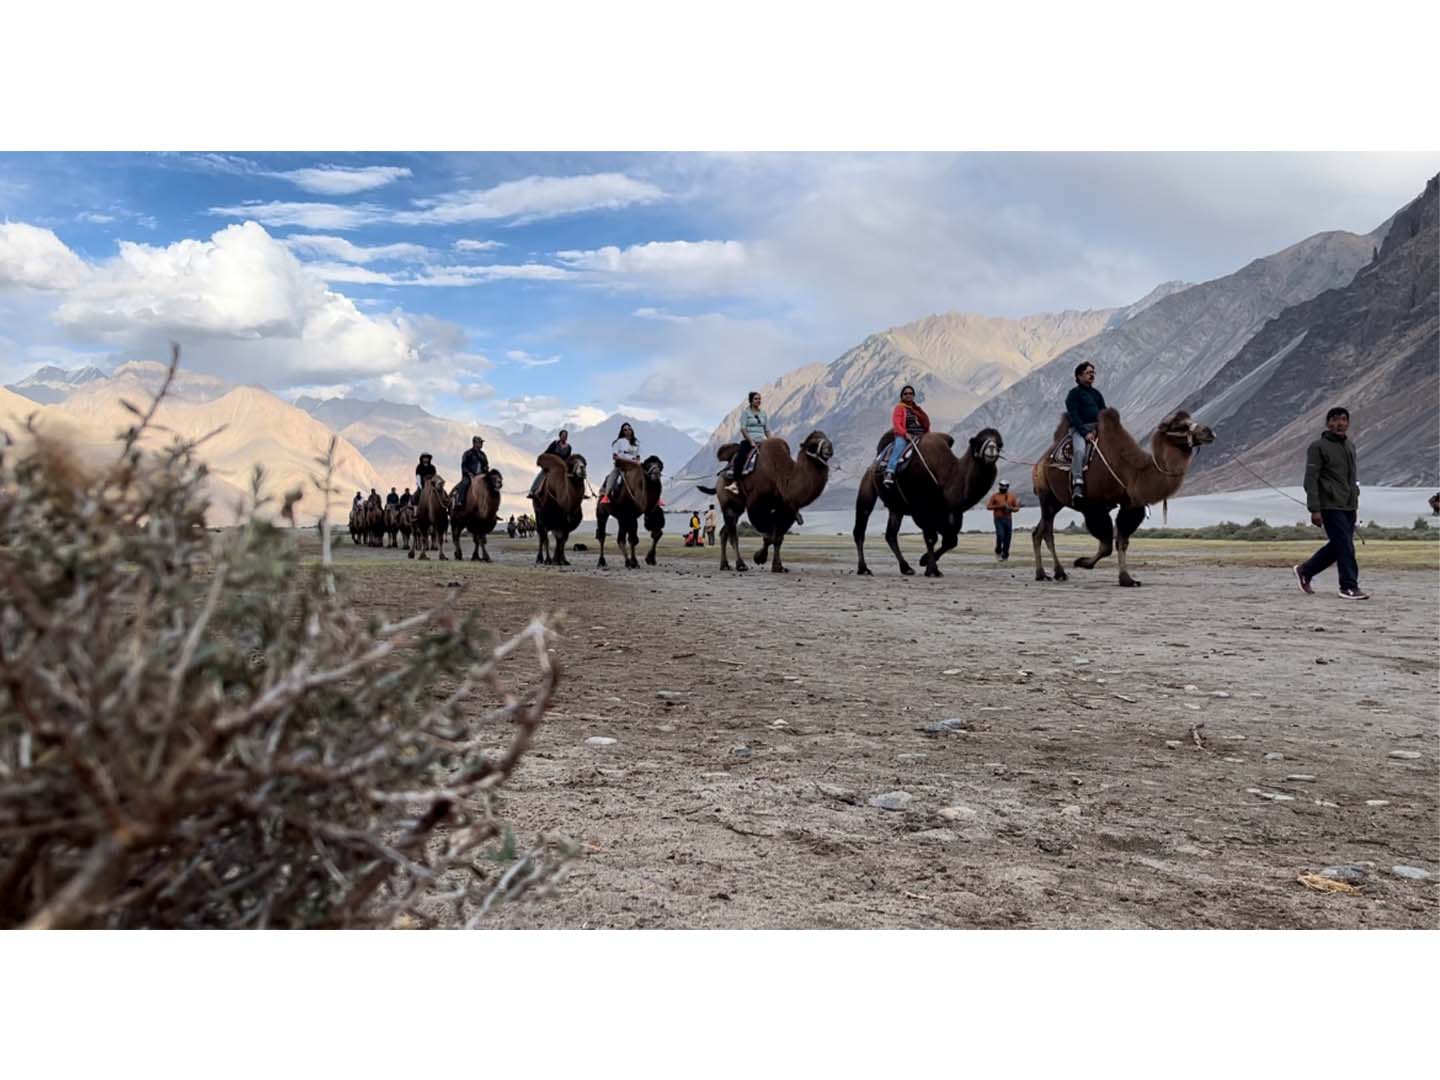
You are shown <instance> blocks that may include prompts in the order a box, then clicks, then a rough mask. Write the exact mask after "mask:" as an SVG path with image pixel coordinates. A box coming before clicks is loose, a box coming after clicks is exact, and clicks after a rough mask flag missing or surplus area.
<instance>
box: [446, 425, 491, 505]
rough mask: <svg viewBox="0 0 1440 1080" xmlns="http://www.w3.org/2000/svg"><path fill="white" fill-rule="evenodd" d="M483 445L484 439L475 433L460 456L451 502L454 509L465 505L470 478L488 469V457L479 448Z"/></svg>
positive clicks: (486, 471) (482, 473)
mask: <svg viewBox="0 0 1440 1080" xmlns="http://www.w3.org/2000/svg"><path fill="white" fill-rule="evenodd" d="M484 445H485V440H484V439H482V438H481V437H480V436H479V435H476V436H475V437H474V438H473V439H471V440H470V449H469V450H466V451H465V453H464V455H463V456H462V457H461V458H460V482H459V483H458V484H456V485H455V491H454V496H453V499H452V503H451V504H452V505H453V506H454V507H455V509H456V510H459V509H461V508H462V507H464V505H465V497H466V496H467V495H468V494H470V481H471V479H472V478H473V477H476V476H484V475H485V474H486V473H488V472H489V471H490V459H489V458H487V457H486V456H485V451H484V450H483V449H481V448H482V447H483V446H484Z"/></svg>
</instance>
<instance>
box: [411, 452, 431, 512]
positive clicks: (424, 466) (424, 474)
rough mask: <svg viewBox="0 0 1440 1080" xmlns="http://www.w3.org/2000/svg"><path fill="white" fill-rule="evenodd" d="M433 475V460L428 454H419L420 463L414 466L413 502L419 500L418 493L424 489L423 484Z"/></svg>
mask: <svg viewBox="0 0 1440 1080" xmlns="http://www.w3.org/2000/svg"><path fill="white" fill-rule="evenodd" d="M434 475H435V462H434V461H433V460H432V459H431V457H430V455H429V454H421V455H420V463H419V464H418V465H416V466H415V502H416V503H417V504H418V503H419V502H420V493H421V492H422V491H424V490H425V485H426V484H428V483H429V482H430V478H431V477H432V476H434Z"/></svg>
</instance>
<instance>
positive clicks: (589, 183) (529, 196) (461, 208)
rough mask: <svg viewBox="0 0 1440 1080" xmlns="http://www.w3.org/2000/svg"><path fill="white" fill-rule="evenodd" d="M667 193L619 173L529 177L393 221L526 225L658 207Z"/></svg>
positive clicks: (445, 199)
mask: <svg viewBox="0 0 1440 1080" xmlns="http://www.w3.org/2000/svg"><path fill="white" fill-rule="evenodd" d="M663 198H665V193H664V192H663V191H661V190H660V189H659V188H658V187H656V186H655V185H654V184H650V183H647V182H646V181H644V180H635V179H632V178H631V177H628V176H625V175H624V174H622V173H595V174H592V175H589V176H527V177H526V178H525V179H523V180H507V181H505V182H504V183H502V184H496V185H495V186H494V187H491V188H485V189H483V190H480V191H456V192H452V193H450V194H448V195H442V196H440V197H439V198H435V199H420V200H417V201H416V205H417V206H418V207H420V209H419V210H413V211H401V212H400V213H397V214H396V215H395V216H394V220H395V221H397V222H400V223H402V224H410V225H434V224H443V225H459V224H464V223H466V222H471V221H499V220H510V222H511V224H515V225H521V224H524V223H526V222H530V221H540V220H543V219H545V218H553V217H560V216H562V215H566V214H578V213H583V212H585V211H589V210H617V209H620V208H622V207H626V206H636V205H645V204H648V203H654V202H659V201H660V200H661V199H663Z"/></svg>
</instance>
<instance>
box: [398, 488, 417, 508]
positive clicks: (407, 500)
mask: <svg viewBox="0 0 1440 1080" xmlns="http://www.w3.org/2000/svg"><path fill="white" fill-rule="evenodd" d="M414 500H415V497H414V496H413V495H411V494H410V489H409V488H406V489H405V490H404V491H402V492H401V493H400V509H401V510H404V509H405V507H407V506H409V505H410V504H411V503H412V502H414Z"/></svg>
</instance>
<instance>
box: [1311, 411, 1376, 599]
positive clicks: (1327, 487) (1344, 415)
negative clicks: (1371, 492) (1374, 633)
mask: <svg viewBox="0 0 1440 1080" xmlns="http://www.w3.org/2000/svg"><path fill="white" fill-rule="evenodd" d="M1349 431H1350V413H1349V411H1348V410H1346V409H1343V408H1340V407H1338V406H1337V407H1336V408H1333V409H1331V410H1330V411H1329V412H1328V413H1326V414H1325V430H1324V432H1323V433H1321V435H1320V437H1319V438H1318V439H1316V440H1315V441H1314V442H1313V443H1311V444H1310V449H1309V450H1307V451H1306V452H1305V504H1306V506H1307V507H1308V508H1309V510H1310V521H1311V523H1312V524H1315V525H1319V526H1321V527H1322V528H1324V530H1325V537H1326V544H1325V546H1324V547H1322V548H1321V549H1320V550H1319V551H1317V552H1315V554H1314V555H1311V556H1310V558H1308V559H1306V560H1305V561H1304V562H1303V563H1301V564H1300V565H1299V566H1297V567H1295V568H1294V570H1295V580H1297V581H1298V582H1300V588H1301V589H1302V590H1303V591H1304V592H1307V593H1313V592H1314V591H1315V590H1314V589H1312V588H1311V587H1310V581H1311V579H1312V578H1314V577H1315V575H1316V574H1318V573H1320V572H1321V571H1323V570H1324V569H1326V568H1327V567H1328V566H1330V564H1331V563H1334V564H1335V566H1336V569H1337V570H1338V571H1339V573H1340V597H1341V599H1343V600H1369V599H1370V597H1369V595H1367V594H1366V593H1363V592H1361V591H1360V567H1359V566H1358V565H1357V564H1356V562H1355V518H1356V516H1357V515H1358V514H1359V512H1360V473H1359V468H1358V466H1357V465H1356V462H1355V444H1354V443H1352V442H1351V441H1350V439H1349Z"/></svg>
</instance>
